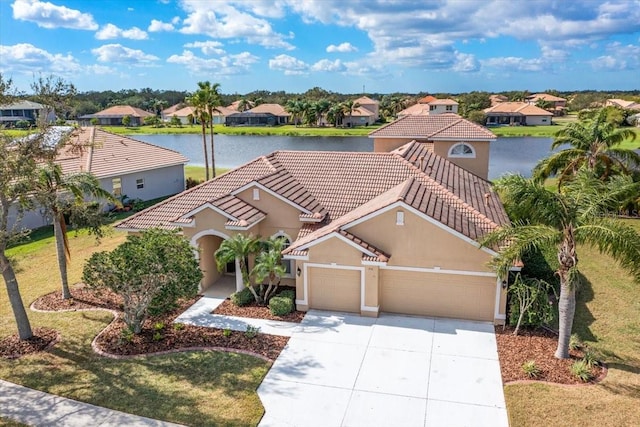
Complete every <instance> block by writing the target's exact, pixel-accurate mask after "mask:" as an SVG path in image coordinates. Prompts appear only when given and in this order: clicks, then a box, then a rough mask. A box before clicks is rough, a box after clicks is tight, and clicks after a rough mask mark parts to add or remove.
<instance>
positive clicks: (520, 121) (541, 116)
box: [483, 102, 553, 126]
mask: <svg viewBox="0 0 640 427" xmlns="http://www.w3.org/2000/svg"><path fill="white" fill-rule="evenodd" d="M483 111H484V113H485V114H486V116H487V126H505V125H507V126H538V125H550V124H552V122H551V118H552V117H553V113H550V112H549V111H547V110H543V109H542V108H539V107H536V106H535V105H531V104H529V103H526V102H500V103H498V104H496V105H494V106H493V107H489V108H486V109H484V110H483Z"/></svg>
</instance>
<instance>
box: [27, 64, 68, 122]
mask: <svg viewBox="0 0 640 427" xmlns="http://www.w3.org/2000/svg"><path fill="white" fill-rule="evenodd" d="M31 89H32V90H33V92H34V94H33V98H34V99H35V100H36V101H37V102H39V103H41V104H42V105H44V112H43V114H41V116H40V117H38V121H39V122H40V123H39V124H40V125H44V124H46V122H47V120H49V119H50V116H53V115H54V114H57V115H58V116H60V117H62V118H64V119H67V118H68V116H69V115H70V113H71V110H72V104H73V100H74V98H75V96H76V94H77V90H76V87H75V86H74V85H73V83H69V82H67V81H65V80H64V79H62V78H60V77H57V76H54V75H49V76H46V77H43V76H42V74H40V75H38V78H36V79H35V80H34V81H33V83H31Z"/></svg>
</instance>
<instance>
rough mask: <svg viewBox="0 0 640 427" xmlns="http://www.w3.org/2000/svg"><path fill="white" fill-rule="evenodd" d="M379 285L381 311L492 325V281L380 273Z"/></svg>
mask: <svg viewBox="0 0 640 427" xmlns="http://www.w3.org/2000/svg"><path fill="white" fill-rule="evenodd" d="M380 283H381V286H380V293H381V295H380V300H381V303H380V309H381V310H382V311H386V312H390V313H402V314H414V315H419V316H436V317H452V318H460V319H471V320H487V321H493V313H494V305H495V280H493V279H490V278H486V277H478V276H462V275H450V274H449V275H447V274H434V273H422V272H412V271H398V270H385V269H381V270H380Z"/></svg>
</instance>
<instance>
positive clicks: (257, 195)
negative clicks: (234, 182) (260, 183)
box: [253, 188, 260, 200]
mask: <svg viewBox="0 0 640 427" xmlns="http://www.w3.org/2000/svg"><path fill="white" fill-rule="evenodd" d="M253 200H260V190H259V189H257V188H254V189H253Z"/></svg>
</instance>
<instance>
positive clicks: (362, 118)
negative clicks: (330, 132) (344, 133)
mask: <svg viewBox="0 0 640 427" xmlns="http://www.w3.org/2000/svg"><path fill="white" fill-rule="evenodd" d="M353 105H354V106H355V105H357V107H356V108H354V109H353V111H351V113H349V112H346V113H345V117H344V119H343V120H342V124H343V126H350V127H353V126H369V125H372V124H374V123H375V122H377V121H378V120H380V103H379V102H378V101H376V100H375V99H371V98H369V97H368V96H361V97H360V98H358V99H354V100H353Z"/></svg>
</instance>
